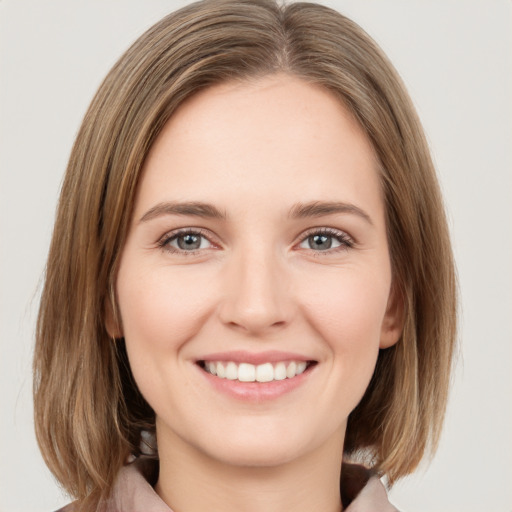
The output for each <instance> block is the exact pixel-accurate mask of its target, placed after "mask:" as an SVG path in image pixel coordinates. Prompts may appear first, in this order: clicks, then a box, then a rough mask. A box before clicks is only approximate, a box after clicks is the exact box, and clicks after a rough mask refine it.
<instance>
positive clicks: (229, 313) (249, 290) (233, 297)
mask: <svg viewBox="0 0 512 512" xmlns="http://www.w3.org/2000/svg"><path fill="white" fill-rule="evenodd" d="M241 252H243V251H241ZM283 267H284V265H283V263H282V262H280V261H279V258H278V257H276V255H274V254H272V251H271V250H265V249H260V250H257V251H254V250H252V251H250V252H246V253H242V254H238V255H233V258H232V261H231V262H230V263H229V265H228V268H226V269H225V270H226V274H225V281H224V284H225V286H224V290H223V300H222V303H221V306H220V312H219V316H220V319H221V321H222V322H223V323H224V324H225V325H228V326H229V327H231V328H235V329H238V330H240V331H242V332H245V333H247V334H251V335H261V334H265V333H267V332H269V331H273V330H276V329H279V328H282V327H284V326H285V325H287V324H288V323H289V322H290V319H291V317H292V314H293V300H292V297H291V293H290V292H291V287H290V283H289V280H288V279H287V277H286V272H285V269H284V268H283Z"/></svg>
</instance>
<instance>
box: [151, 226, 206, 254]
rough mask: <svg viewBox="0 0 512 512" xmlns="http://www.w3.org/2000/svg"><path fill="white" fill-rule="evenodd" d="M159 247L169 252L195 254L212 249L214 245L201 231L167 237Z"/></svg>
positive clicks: (168, 235) (185, 231) (181, 232)
mask: <svg viewBox="0 0 512 512" xmlns="http://www.w3.org/2000/svg"><path fill="white" fill-rule="evenodd" d="M158 245H159V246H160V247H161V248H162V249H164V250H166V251H169V252H181V253H186V252H188V253H194V252H195V251H199V250H201V249H211V248H212V247H213V244H212V243H211V242H210V240H209V239H208V238H207V237H206V236H205V235H204V234H203V233H202V232H201V230H191V229H187V230H183V231H179V232H174V233H169V234H167V235H165V236H164V237H163V238H162V240H160V242H159V243H158Z"/></svg>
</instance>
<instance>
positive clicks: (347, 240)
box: [157, 228, 354, 256]
mask: <svg viewBox="0 0 512 512" xmlns="http://www.w3.org/2000/svg"><path fill="white" fill-rule="evenodd" d="M185 235H193V236H198V237H202V238H204V239H206V240H208V242H209V243H210V244H212V245H213V246H215V245H216V244H214V243H213V242H212V241H211V240H210V233H209V231H206V230H204V229H200V228H184V229H180V230H177V231H173V232H171V233H166V234H165V235H164V236H163V237H162V238H161V239H160V240H159V241H158V242H157V245H158V247H159V248H160V249H162V250H164V251H167V252H170V253H173V254H180V255H183V256H194V255H197V254H198V253H199V252H200V251H202V250H204V249H196V250H191V251H186V250H183V249H177V248H175V247H172V246H171V245H170V243H171V242H172V241H174V240H177V239H178V238H179V237H182V236H185ZM315 235H324V236H328V237H330V238H332V239H334V240H336V241H338V242H339V243H340V245H339V246H338V247H334V248H332V249H331V248H329V249H326V250H323V251H322V250H317V251H315V250H314V249H309V250H310V251H312V252H313V253H314V256H323V255H328V254H332V253H337V252H338V251H346V250H347V249H351V248H352V247H354V240H353V239H352V238H351V237H350V236H349V235H347V234H346V233H344V232H343V231H339V230H337V229H334V228H312V229H310V230H308V231H306V232H305V233H304V234H303V235H302V236H301V239H300V241H299V242H298V244H295V245H296V246H297V245H300V244H302V243H304V242H305V241H307V239H308V238H309V237H311V236H315Z"/></svg>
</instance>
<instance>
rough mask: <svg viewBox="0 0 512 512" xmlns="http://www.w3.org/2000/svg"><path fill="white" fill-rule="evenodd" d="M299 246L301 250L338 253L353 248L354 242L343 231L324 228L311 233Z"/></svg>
mask: <svg viewBox="0 0 512 512" xmlns="http://www.w3.org/2000/svg"><path fill="white" fill-rule="evenodd" d="M306 235H307V236H306V237H305V238H304V239H303V240H302V242H301V243H300V244H299V247H300V248H301V249H310V250H313V251H336V250H340V249H341V250H342V249H348V248H350V247H353V245H354V243H353V240H352V239H351V238H350V237H349V236H348V235H347V234H346V233H344V232H343V231H338V230H337V229H331V228H322V229H316V230H315V231H310V232H309V233H307V234H306Z"/></svg>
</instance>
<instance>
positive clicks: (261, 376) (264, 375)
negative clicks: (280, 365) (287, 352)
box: [256, 363, 274, 382]
mask: <svg viewBox="0 0 512 512" xmlns="http://www.w3.org/2000/svg"><path fill="white" fill-rule="evenodd" d="M256 380H257V381H258V382H270V381H271V380H274V367H273V366H272V364H271V363H265V364H259V365H258V366H257V367H256Z"/></svg>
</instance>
